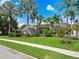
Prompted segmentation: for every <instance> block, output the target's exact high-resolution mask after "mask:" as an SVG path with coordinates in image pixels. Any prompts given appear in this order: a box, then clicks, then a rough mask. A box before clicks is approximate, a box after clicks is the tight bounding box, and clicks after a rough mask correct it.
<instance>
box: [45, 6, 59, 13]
mask: <svg viewBox="0 0 79 59" xmlns="http://www.w3.org/2000/svg"><path fill="white" fill-rule="evenodd" d="M46 9H47V10H48V11H54V12H55V13H57V10H55V8H54V7H52V6H51V5H48V6H47V8H46Z"/></svg>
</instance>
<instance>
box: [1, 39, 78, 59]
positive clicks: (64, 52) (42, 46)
mask: <svg viewBox="0 0 79 59" xmlns="http://www.w3.org/2000/svg"><path fill="white" fill-rule="evenodd" d="M0 40H2V41H8V42H14V43H17V44H22V45H28V46H32V47H37V48H41V49H46V50H49V51H55V52H58V53H61V54H65V55H68V56H72V57H77V58H79V52H76V51H70V50H66V49H60V48H54V47H49V46H44V45H39V44H34V43H28V42H21V41H16V40H8V39H0Z"/></svg>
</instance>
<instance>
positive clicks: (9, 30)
mask: <svg viewBox="0 0 79 59" xmlns="http://www.w3.org/2000/svg"><path fill="white" fill-rule="evenodd" d="M8 23H9V29H8V34H10V32H11V27H10V18H9V17H8Z"/></svg>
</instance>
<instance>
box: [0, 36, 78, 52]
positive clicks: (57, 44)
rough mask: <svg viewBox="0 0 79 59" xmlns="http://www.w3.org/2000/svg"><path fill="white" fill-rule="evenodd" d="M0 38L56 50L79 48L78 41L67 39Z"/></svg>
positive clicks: (75, 49) (76, 49)
mask: <svg viewBox="0 0 79 59" xmlns="http://www.w3.org/2000/svg"><path fill="white" fill-rule="evenodd" d="M0 38H5V39H12V40H18V41H24V42H31V43H36V44H42V45H47V46H52V47H57V48H63V49H68V50H74V51H79V47H78V46H79V40H68V39H63V38H56V37H31V38H19V37H18V38H17V37H7V36H3V37H0ZM62 41H65V42H71V43H70V44H64V43H62Z"/></svg>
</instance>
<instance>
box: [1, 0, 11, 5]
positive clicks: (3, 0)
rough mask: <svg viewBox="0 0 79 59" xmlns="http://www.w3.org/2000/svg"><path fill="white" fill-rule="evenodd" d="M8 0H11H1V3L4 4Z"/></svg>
mask: <svg viewBox="0 0 79 59" xmlns="http://www.w3.org/2000/svg"><path fill="white" fill-rule="evenodd" d="M6 1H10V0H0V5H2V4H4V3H5V2H6Z"/></svg>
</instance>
